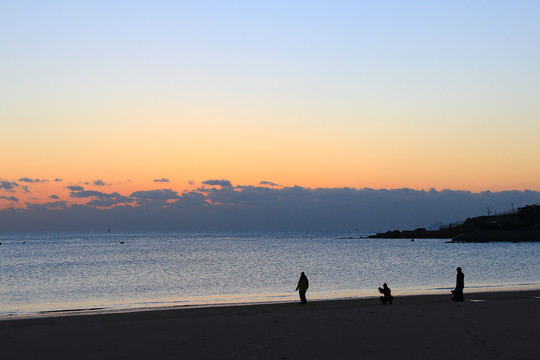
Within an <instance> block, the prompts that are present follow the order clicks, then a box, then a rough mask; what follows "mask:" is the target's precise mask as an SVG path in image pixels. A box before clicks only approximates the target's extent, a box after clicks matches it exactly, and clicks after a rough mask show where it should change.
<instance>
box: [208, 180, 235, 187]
mask: <svg viewBox="0 0 540 360" xmlns="http://www.w3.org/2000/svg"><path fill="white" fill-rule="evenodd" d="M202 183H203V184H204V185H210V186H221V187H231V186H232V184H231V182H230V181H229V180H223V179H221V180H206V181H203V182H202Z"/></svg>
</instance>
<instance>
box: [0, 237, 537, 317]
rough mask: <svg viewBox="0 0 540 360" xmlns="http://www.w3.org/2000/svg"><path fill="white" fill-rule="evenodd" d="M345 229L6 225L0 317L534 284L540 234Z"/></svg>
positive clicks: (0, 248)
mask: <svg viewBox="0 0 540 360" xmlns="http://www.w3.org/2000/svg"><path fill="white" fill-rule="evenodd" d="M361 235H366V234H344V233H182V232H177V233H162V232H147V233H142V232H136V233H129V232H119V233H114V232H112V233H3V234H0V242H1V243H2V245H0V316H9V315H27V314H47V313H48V314H51V313H55V312H58V311H81V310H87V309H93V310H102V309H105V310H124V309H143V308H155V307H168V306H179V307H182V306H212V305H220V304H244V303H266V302H285V301H297V297H298V296H297V293H296V292H294V289H295V287H296V282H297V281H298V277H299V275H300V272H301V271H304V272H305V273H306V274H307V276H308V278H309V280H310V289H309V291H308V299H312V300H315V299H318V300H323V299H343V298H358V297H370V296H377V295H378V293H377V290H376V289H377V287H378V286H381V285H382V283H383V282H387V283H388V285H389V286H390V287H391V288H392V290H393V293H394V294H395V295H413V294H439V293H449V290H450V289H451V288H452V287H453V286H454V284H455V268H456V267H457V266H461V267H462V268H463V271H464V272H465V285H466V289H465V290H466V292H467V291H469V292H473V291H491V290H493V291H495V290H517V289H539V288H540V281H539V279H540V276H539V275H540V243H481V244H472V243H467V244H447V243H445V241H446V240H445V239H417V240H415V241H410V239H364V238H362V239H360V238H359V236H361Z"/></svg>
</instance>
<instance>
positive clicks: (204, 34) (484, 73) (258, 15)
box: [0, 2, 540, 207]
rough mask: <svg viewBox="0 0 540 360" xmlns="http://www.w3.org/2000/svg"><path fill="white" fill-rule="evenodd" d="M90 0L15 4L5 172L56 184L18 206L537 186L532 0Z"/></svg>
mask: <svg viewBox="0 0 540 360" xmlns="http://www.w3.org/2000/svg"><path fill="white" fill-rule="evenodd" d="M81 6H82V5H81ZM103 6H105V7H106V11H104V9H103V8H102V7H103ZM281 6H285V4H281ZM83 7H84V9H80V8H77V7H72V6H70V5H66V6H63V7H52V6H51V7H49V6H48V5H47V4H40V5H36V7H35V8H32V9H27V8H24V7H21V6H19V5H17V4H12V5H9V6H6V8H5V12H6V14H7V16H6V19H7V20H6V21H5V22H3V23H2V24H0V31H2V33H10V34H13V36H12V37H7V38H3V39H2V40H0V45H1V46H2V48H3V49H4V51H3V53H4V56H3V62H4V66H2V68H1V69H0V75H1V77H2V79H3V81H2V82H1V84H0V125H1V128H2V134H3V136H2V141H1V142H0V164H1V173H0V180H3V181H11V182H18V179H20V178H23V177H29V178H34V179H35V178H40V179H48V180H49V182H48V183H43V184H31V186H30V187H29V188H28V189H30V190H31V192H27V191H24V190H22V185H24V184H20V185H21V186H19V187H17V188H16V189H12V190H10V191H8V190H6V189H0V196H3V197H10V196H16V197H17V198H18V200H19V201H18V202H17V203H16V204H14V206H17V207H20V206H24V205H23V204H24V203H25V202H45V201H48V200H47V199H49V196H50V195H53V194H56V195H58V196H59V197H60V198H62V199H68V195H69V191H68V190H67V189H66V186H68V185H73V184H84V183H85V182H90V183H91V182H92V181H94V180H96V179H101V180H103V181H104V182H106V183H107V184H110V185H107V186H105V187H99V189H101V190H104V189H106V190H107V192H113V191H116V192H119V193H121V194H123V195H129V193H130V192H133V191H137V190H144V189H156V188H171V189H173V190H175V191H178V192H182V191H183V190H185V189H190V185H189V184H188V182H189V181H195V182H196V183H199V184H200V182H202V181H204V180H208V179H228V180H230V181H231V182H232V183H233V184H235V185H256V184H258V183H259V182H260V181H262V180H267V181H272V182H274V183H277V184H280V185H283V186H294V185H299V186H304V187H355V188H364V187H370V188H375V189H380V188H404V187H408V188H413V189H429V188H436V189H439V190H442V189H454V190H470V191H473V192H479V191H484V190H491V191H498V190H513V189H515V190H524V189H531V190H537V191H538V190H540V180H539V179H540V167H538V166H537V165H538V164H540V143H539V142H538V140H537V137H538V135H537V134H539V133H540V121H539V119H540V105H539V104H540V103H539V102H538V98H540V88H539V85H538V84H540V71H539V69H538V64H540V50H539V49H540V46H538V39H539V38H540V29H539V27H538V25H537V16H535V14H536V15H538V14H539V5H538V4H536V3H527V4H525V3H523V4H520V5H519V6H518V5H515V4H512V6H510V5H508V6H507V5H504V4H499V5H498V6H493V7H490V8H489V9H487V8H485V7H483V6H480V5H479V4H473V5H471V4H469V3H460V2H458V3H456V4H455V7H454V8H444V7H442V5H441V8H439V6H433V8H426V7H424V6H416V5H414V6H413V5H410V4H409V5H407V6H403V5H399V4H393V5H392V6H389V5H385V4H373V5H368V4H347V5H345V4H343V6H342V7H340V8H337V7H334V6H330V5H328V4H326V5H325V4H312V5H310V7H309V9H306V8H305V7H303V6H300V5H298V4H297V5H290V4H287V8H288V12H285V13H284V12H282V11H279V9H280V5H279V4H278V3H276V4H274V5H273V6H267V5H262V4H259V5H255V4H249V3H245V4H244V5H243V6H239V7H237V8H235V10H234V11H233V10H232V9H229V8H227V7H221V6H218V4H214V7H213V12H211V13H209V12H208V8H207V7H205V5H193V6H180V5H171V4H168V5H167V6H161V7H159V6H155V7H153V6H150V5H144V4H138V5H134V6H133V7H131V8H130V9H129V10H125V9H124V8H121V7H117V6H116V5H114V4H107V3H103V4H100V5H99V4H88V5H84V6H83ZM465 9H466V11H464V10H465ZM83 10H84V11H83ZM42 14H48V15H47V16H42ZM104 14H107V16H105V15H104ZM502 20H504V21H502ZM502 22H503V23H504V24H505V26H501V23H502ZM96 24H100V25H99V27H97V28H96V26H95V25H96ZM321 24H327V25H328V26H321ZM383 29H384V30H383ZM163 177H164V178H167V179H169V180H170V182H168V183H156V182H154V181H153V180H154V179H159V178H163ZM55 178H62V179H63V181H62V182H54V181H52V180H54V179H55ZM128 179H129V180H131V181H132V182H128ZM26 185H29V184H26ZM28 189H27V190H28ZM71 200H73V199H71ZM11 203H12V202H10V201H9V200H7V199H3V198H0V207H5V206H8V205H9V204H11Z"/></svg>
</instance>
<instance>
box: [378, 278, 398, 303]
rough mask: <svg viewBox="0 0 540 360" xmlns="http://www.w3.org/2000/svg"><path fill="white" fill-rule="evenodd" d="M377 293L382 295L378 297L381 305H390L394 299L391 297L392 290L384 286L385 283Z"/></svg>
mask: <svg viewBox="0 0 540 360" xmlns="http://www.w3.org/2000/svg"><path fill="white" fill-rule="evenodd" d="M379 292H380V293H381V294H383V296H381V297H380V299H381V302H382V303H383V304H386V303H387V302H388V303H389V304H390V305H391V304H392V299H393V298H394V297H393V296H392V290H390V288H389V287H388V285H386V283H384V284H383V287H382V288H381V287H380V288H379Z"/></svg>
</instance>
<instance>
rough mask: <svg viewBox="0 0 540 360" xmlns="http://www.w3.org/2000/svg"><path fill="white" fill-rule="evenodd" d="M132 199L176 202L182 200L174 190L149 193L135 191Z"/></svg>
mask: <svg viewBox="0 0 540 360" xmlns="http://www.w3.org/2000/svg"><path fill="white" fill-rule="evenodd" d="M130 197H132V198H135V199H141V200H174V199H180V196H179V195H178V193H177V192H176V191H174V190H172V189H159V190H148V191H135V192H134V193H132V194H131V195H130Z"/></svg>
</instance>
